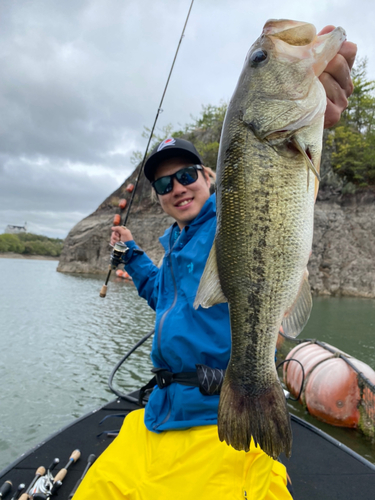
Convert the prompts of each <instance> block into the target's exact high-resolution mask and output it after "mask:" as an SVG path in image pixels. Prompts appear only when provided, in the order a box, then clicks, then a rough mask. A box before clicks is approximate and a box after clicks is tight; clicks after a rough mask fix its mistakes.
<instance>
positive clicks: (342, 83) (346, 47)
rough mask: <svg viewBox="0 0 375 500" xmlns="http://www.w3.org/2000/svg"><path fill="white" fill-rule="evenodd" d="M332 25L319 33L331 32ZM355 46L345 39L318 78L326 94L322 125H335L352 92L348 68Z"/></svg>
mask: <svg viewBox="0 0 375 500" xmlns="http://www.w3.org/2000/svg"><path fill="white" fill-rule="evenodd" d="M334 29H335V28H334V26H326V27H325V28H323V29H322V30H321V32H320V33H319V35H325V34H326V33H331V31H333V30H334ZM356 54H357V46H356V45H355V44H354V43H352V42H347V41H345V42H344V43H343V44H342V46H341V48H340V50H339V52H338V53H337V55H336V56H335V57H334V58H333V59H332V60H331V61H330V62H329V63H328V65H327V67H326V69H325V70H324V72H323V73H322V74H321V75H320V78H319V80H320V81H321V82H322V84H323V87H324V90H325V91H326V94H327V108H326V112H325V116H324V127H325V128H329V127H332V126H333V125H335V124H336V123H337V122H338V121H339V120H340V117H341V113H342V112H343V111H344V110H345V109H346V108H347V106H348V97H350V96H351V94H352V93H353V82H352V79H351V77H350V70H351V69H352V67H353V64H354V60H355V56H356Z"/></svg>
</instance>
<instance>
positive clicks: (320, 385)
mask: <svg viewBox="0 0 375 500" xmlns="http://www.w3.org/2000/svg"><path fill="white" fill-rule="evenodd" d="M325 345H326V346H327V347H328V348H329V349H330V350H327V349H325V348H324V347H323V346H321V345H318V344H315V343H313V342H304V343H303V344H300V345H298V346H297V347H295V348H294V349H292V350H291V351H290V353H289V354H288V356H287V359H296V360H297V361H299V362H300V363H301V364H302V365H303V367H304V370H305V382H304V386H303V390H302V394H301V398H300V402H301V403H302V404H304V405H305V406H306V408H307V410H308V412H309V413H310V414H311V415H313V416H315V417H316V418H318V419H319V420H322V421H323V422H327V423H329V424H331V425H336V426H339V427H358V425H359V423H360V418H361V415H360V412H359V409H358V408H359V402H360V400H361V394H360V388H359V386H358V375H357V373H356V371H355V370H354V369H353V368H352V367H351V366H350V365H349V364H348V363H347V362H346V361H345V360H344V359H343V358H341V357H338V356H339V354H341V355H342V356H343V357H345V358H347V359H348V360H349V361H350V363H351V364H353V366H355V367H356V368H357V369H359V371H360V372H362V373H363V375H364V376H365V377H367V378H368V379H369V380H370V382H372V383H375V372H374V370H372V368H370V367H369V366H368V365H366V364H365V363H363V362H362V361H359V360H357V359H355V358H353V357H351V356H349V355H347V354H345V353H343V352H342V351H340V350H339V349H336V348H335V347H333V346H330V345H329V344H325ZM332 350H333V351H334V352H331V351H332ZM283 372H284V382H285V384H286V386H287V388H288V390H289V391H290V393H291V394H293V395H294V396H295V397H296V396H297V395H298V394H299V392H300V389H301V383H302V369H301V366H300V365H299V363H297V362H293V361H291V362H289V363H285V364H284V370H283ZM365 396H366V394H363V396H362V399H364V397H365Z"/></svg>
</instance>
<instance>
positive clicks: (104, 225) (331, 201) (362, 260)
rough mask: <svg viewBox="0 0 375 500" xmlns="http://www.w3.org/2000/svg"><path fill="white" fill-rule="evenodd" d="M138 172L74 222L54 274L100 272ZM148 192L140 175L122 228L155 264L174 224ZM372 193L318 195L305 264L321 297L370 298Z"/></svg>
mask: <svg viewBox="0 0 375 500" xmlns="http://www.w3.org/2000/svg"><path fill="white" fill-rule="evenodd" d="M137 175H138V169H137V170H135V171H134V172H133V174H132V175H131V176H130V177H129V178H128V179H126V181H125V182H124V183H123V184H122V185H121V186H120V187H119V188H118V189H117V190H116V191H115V192H114V193H112V194H111V195H110V196H109V197H108V198H107V199H106V200H105V201H104V202H103V203H102V204H101V205H100V206H99V207H98V209H97V210H96V211H95V212H94V213H92V214H91V215H89V216H88V217H86V218H85V219H83V220H82V221H81V222H79V223H78V224H77V225H76V226H75V227H74V228H73V229H72V230H71V231H70V233H69V235H68V237H67V238H66V240H65V245H64V249H63V252H62V254H61V257H60V262H59V266H58V269H57V270H58V271H60V272H65V273H105V272H106V271H107V269H108V264H109V256H110V252H111V248H110V246H109V244H108V242H109V238H110V233H111V226H112V222H113V218H114V215H115V214H116V213H120V211H119V208H118V202H119V199H121V198H125V199H127V200H128V202H129V200H130V196H131V194H130V193H128V192H127V191H126V187H127V186H128V184H129V183H133V184H134V183H135V180H136V177H137ZM150 193H151V188H150V185H149V184H148V182H147V180H145V178H144V177H143V176H142V177H141V180H140V182H139V186H138V189H137V191H136V195H135V198H134V203H133V207H132V210H131V212H130V216H129V219H128V222H127V226H128V227H129V229H130V230H131V231H132V233H133V236H134V239H135V240H136V241H137V243H138V244H139V245H140V247H141V248H143V249H144V250H145V251H146V252H147V254H148V255H149V256H150V257H151V259H152V260H153V261H154V262H155V263H158V262H159V261H160V259H161V257H162V255H163V249H162V247H161V245H160V243H159V240H158V238H159V236H161V235H162V234H163V233H164V231H165V229H166V228H167V227H168V226H169V225H170V224H171V223H172V222H173V220H172V219H171V218H170V217H168V216H167V215H165V214H164V213H163V212H162V210H161V208H160V207H159V205H158V203H156V202H153V201H152V200H151V198H150ZM374 256H375V194H374V193H373V192H369V191H367V192H365V193H357V194H355V195H350V194H347V195H342V194H334V193H332V191H330V190H329V189H326V190H324V189H323V190H322V191H320V193H319V196H318V200H317V203H316V209H315V230H314V241H313V250H312V255H311V258H310V263H309V273H310V283H311V287H312V290H313V292H314V293H316V294H320V295H336V296H340V295H346V296H358V297H371V298H375V263H374V262H375V259H374Z"/></svg>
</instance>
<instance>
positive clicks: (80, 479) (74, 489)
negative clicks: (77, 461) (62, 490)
mask: <svg viewBox="0 0 375 500" xmlns="http://www.w3.org/2000/svg"><path fill="white" fill-rule="evenodd" d="M95 460H96V456H95V455H94V454H93V453H91V455H89V458H88V459H87V464H86V467H85V470H84V471H83V473H82V476H81V477H80V478H79V479H78V481H77V482H76V485H75V486H74V488H73V489H72V491H71V493H70V495H69V497H68V500H71V499H72V498H73V496H74V494H75V492H76V491H77V489H78V486H79V485H80V484H81V482H82V479H83V478H84V477H85V475H86V473H87V471H88V470H89V468H90V467H91V466H92V464H93V463H94V462H95Z"/></svg>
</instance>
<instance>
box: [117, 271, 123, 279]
mask: <svg viewBox="0 0 375 500" xmlns="http://www.w3.org/2000/svg"><path fill="white" fill-rule="evenodd" d="M116 276H117V277H118V278H123V277H124V271H122V270H121V269H117V271H116Z"/></svg>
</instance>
